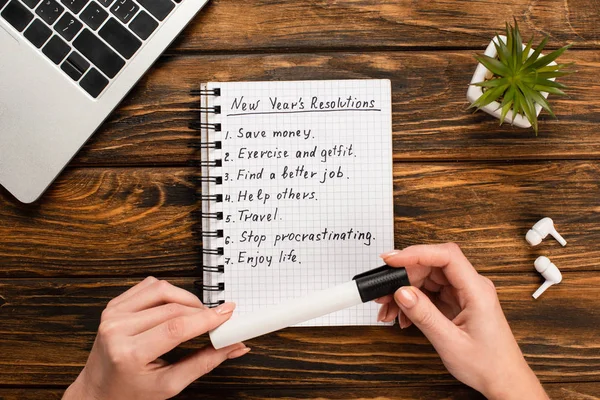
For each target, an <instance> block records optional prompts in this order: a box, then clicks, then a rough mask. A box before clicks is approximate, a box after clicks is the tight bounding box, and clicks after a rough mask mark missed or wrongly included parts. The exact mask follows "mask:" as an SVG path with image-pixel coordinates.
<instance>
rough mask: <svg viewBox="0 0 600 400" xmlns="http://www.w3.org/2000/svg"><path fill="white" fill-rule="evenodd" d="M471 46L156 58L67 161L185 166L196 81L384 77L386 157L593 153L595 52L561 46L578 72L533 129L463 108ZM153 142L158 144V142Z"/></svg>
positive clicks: (598, 58)
mask: <svg viewBox="0 0 600 400" xmlns="http://www.w3.org/2000/svg"><path fill="white" fill-rule="evenodd" d="M473 54H475V51H469V50H467V51H459V52H456V51H435V52H374V53H338V52H336V53H328V54H266V55H265V54H253V55H219V56H213V55H209V56H195V55H194V56H177V57H163V58H162V59H161V60H160V61H159V62H158V63H157V65H156V66H155V67H154V69H153V70H152V72H151V73H150V74H149V75H148V76H147V77H146V78H144V79H142V81H141V82H140V83H139V85H138V86H137V87H136V89H135V90H134V91H133V92H132V93H131V95H130V96H129V97H128V98H127V99H126V100H125V102H124V103H123V104H122V105H121V107H120V108H119V109H118V110H117V111H116V112H115V113H113V115H112V116H111V117H110V118H109V120H108V121H107V122H106V123H105V124H104V126H103V127H102V128H101V129H100V131H99V132H98V133H97V134H96V135H95V136H94V137H93V138H92V140H91V141H90V142H89V144H88V145H87V146H86V147H85V148H84V150H83V151H82V152H81V153H80V154H79V156H78V157H77V158H76V159H75V161H74V163H73V164H72V165H75V166H88V165H98V164H99V165H113V166H114V165H160V164H162V165H186V163H187V162H189V160H190V159H191V158H192V156H193V151H192V150H191V149H189V148H188V145H189V143H190V142H192V141H194V140H195V138H194V132H193V131H191V130H190V129H189V128H188V125H189V123H190V121H193V120H194V119H195V118H197V116H196V114H195V113H193V112H191V111H190V108H191V107H192V106H196V107H197V104H196V103H197V102H198V101H197V99H195V98H194V97H191V96H190V95H189V91H190V90H191V89H193V88H197V87H198V85H199V83H200V82H207V81H235V80H251V81H260V80H303V79H366V78H378V79H380V78H381V79H390V80H391V82H392V93H393V95H392V102H393V105H392V111H393V131H394V136H393V138H394V160H395V161H405V160H409V161H415V160H436V161H439V160H520V159H564V158H569V159H598V158H600V135H598V134H596V122H597V121H596V119H597V116H598V115H600V102H599V101H598V88H599V87H598V84H597V74H598V67H600V54H599V53H598V52H597V51H574V50H571V51H569V52H567V53H566V54H565V55H564V57H563V58H564V60H563V61H565V62H568V61H574V62H575V63H576V69H577V73H576V74H573V75H570V76H567V77H564V78H561V79H560V80H561V82H563V83H564V84H566V85H569V86H570V89H569V90H568V93H569V96H567V97H563V98H559V97H557V96H551V97H550V99H551V103H552V107H553V108H554V111H555V113H556V115H557V117H558V118H559V120H558V121H556V120H553V119H552V118H550V117H549V116H548V115H545V113H542V115H541V116H540V119H541V122H540V132H539V136H538V137H535V134H534V133H533V131H531V130H527V129H520V128H516V127H511V126H510V125H503V126H499V125H498V121H497V120H496V119H494V118H492V117H490V116H488V115H487V114H485V113H483V112H477V113H473V111H472V110H467V106H468V103H467V101H466V93H467V87H468V84H469V82H470V80H471V75H472V74H473V71H474V70H475V66H476V65H477V63H476V62H475V60H474V59H473ZM157 149H160V151H157Z"/></svg>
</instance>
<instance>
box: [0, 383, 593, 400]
mask: <svg viewBox="0 0 600 400" xmlns="http://www.w3.org/2000/svg"><path fill="white" fill-rule="evenodd" d="M544 388H545V389H546V392H548V394H549V395H550V397H551V398H552V399H561V400H594V399H600V387H599V386H598V385H595V384H593V383H570V384H563V383H558V384H557V383H552V384H545V385H544ZM63 392H64V390H63V389H0V400H39V399H45V400H60V398H61V397H62V394H63ZM177 399H179V400H192V399H194V400H195V399H205V400H229V399H240V400H260V399H265V400H271V399H285V400H300V399H303V400H323V399H335V400H347V399H363V400H415V399H420V400H425V399H446V400H465V399H469V400H475V399H478V400H480V399H484V397H483V396H481V395H480V394H478V393H477V392H475V391H474V390H472V389H470V388H468V387H465V386H463V385H411V386H395V387H386V386H381V385H380V386H374V387H361V388H353V389H352V391H351V392H348V391H346V390H345V388H344V387H333V388H323V387H319V386H316V387H315V388H314V389H303V388H290V389H279V388H262V389H256V388H249V389H235V388H222V389H207V388H203V389H202V390H198V389H196V388H195V387H191V388H189V389H187V390H185V391H184V392H183V393H182V394H180V395H179V396H177Z"/></svg>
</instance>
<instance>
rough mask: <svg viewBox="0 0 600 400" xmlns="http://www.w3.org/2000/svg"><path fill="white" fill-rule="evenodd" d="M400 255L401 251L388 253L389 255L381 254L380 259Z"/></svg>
mask: <svg viewBox="0 0 600 400" xmlns="http://www.w3.org/2000/svg"><path fill="white" fill-rule="evenodd" d="M398 253H400V250H392V251H388V252H387V253H383V254H380V255H379V257H381V258H384V259H385V258H388V257H391V256H393V255H396V254H398Z"/></svg>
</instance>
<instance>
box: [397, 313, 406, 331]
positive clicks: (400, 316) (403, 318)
mask: <svg viewBox="0 0 600 400" xmlns="http://www.w3.org/2000/svg"><path fill="white" fill-rule="evenodd" d="M398 323H399V324H400V329H404V328H408V321H407V320H406V315H404V314H402V313H400V314H398Z"/></svg>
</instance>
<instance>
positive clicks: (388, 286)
mask: <svg viewBox="0 0 600 400" xmlns="http://www.w3.org/2000/svg"><path fill="white" fill-rule="evenodd" d="M352 279H353V280H355V281H356V286H357V287H358V292H359V293H360V298H361V300H362V302H363V303H366V302H367V301H371V300H375V299H378V298H380V297H383V296H387V295H388V294H393V293H394V292H395V291H396V290H398V289H400V288H401V287H402V286H410V282H409V280H408V274H407V273H406V268H404V267H401V268H394V267H390V266H389V265H384V266H381V267H379V268H375V269H372V270H370V271H367V272H363V273H362V274H359V275H356V276H355V277H354V278H352Z"/></svg>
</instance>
